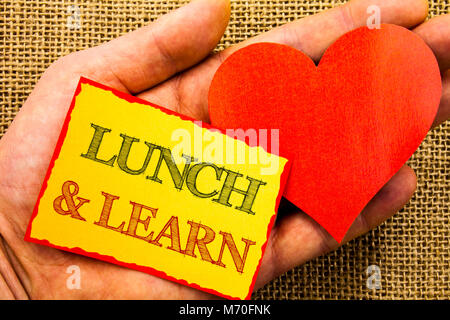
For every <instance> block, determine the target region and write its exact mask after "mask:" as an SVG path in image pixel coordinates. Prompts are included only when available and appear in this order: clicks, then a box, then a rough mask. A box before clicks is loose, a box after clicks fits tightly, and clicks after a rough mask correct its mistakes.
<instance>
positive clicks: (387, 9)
mask: <svg viewBox="0 0 450 320" xmlns="http://www.w3.org/2000/svg"><path fill="white" fill-rule="evenodd" d="M370 5H377V6H379V7H380V10H381V22H382V23H393V24H398V25H402V26H405V27H412V26H415V25H417V24H419V23H420V22H422V21H423V20H424V19H425V17H426V16H427V13H428V5H427V1H425V0H389V1H386V0H353V1H350V2H349V3H347V4H345V5H343V6H340V7H336V8H333V9H331V10H327V11H324V12H322V13H320V14H317V15H314V16H310V17H307V18H303V19H300V20H298V21H295V22H291V23H289V24H286V25H284V26H281V27H279V28H276V29H273V30H271V31H269V32H267V33H265V34H262V35H259V36H257V37H255V38H252V39H249V40H247V41H244V42H242V43H240V44H238V45H236V46H233V47H231V48H228V49H226V50H224V51H222V52H220V53H218V54H216V55H215V56H213V57H212V58H210V59H208V60H207V61H206V62H205V63H202V64H201V65H199V66H198V67H197V68H195V69H193V70H191V71H188V72H187V73H184V74H183V75H182V76H180V77H177V78H175V79H173V80H171V81H168V82H166V83H164V84H163V85H162V86H159V87H158V88H155V89H154V90H150V91H147V92H145V93H143V94H141V95H140V97H141V98H143V99H147V100H150V101H152V102H155V103H157V104H160V105H162V106H165V107H169V108H170V107H172V108H175V109H177V111H181V112H183V113H186V114H187V115H189V116H193V117H196V118H198V119H201V120H207V119H208V112H207V111H208V101H207V96H208V89H209V85H210V83H211V80H212V77H213V75H214V73H215V71H216V70H217V68H218V67H219V65H220V64H221V63H222V62H223V60H224V59H225V58H226V57H228V56H229V55H230V54H231V53H233V52H234V51H236V50H237V49H239V48H241V47H243V46H246V45H248V44H250V43H254V42H278V43H283V44H287V45H289V46H292V47H295V48H297V49H300V50H302V51H303V52H304V53H306V54H307V55H309V56H310V57H311V58H312V59H314V60H318V59H320V57H321V55H322V53H323V52H324V51H325V50H326V49H327V48H328V47H329V46H330V44H332V43H333V42H334V41H336V40H337V38H339V37H340V36H342V35H343V34H344V33H346V32H348V31H350V30H352V29H355V28H357V27H360V26H363V25H365V24H366V21H367V19H368V17H369V15H368V14H367V8H368V7H369V6H370Z"/></svg>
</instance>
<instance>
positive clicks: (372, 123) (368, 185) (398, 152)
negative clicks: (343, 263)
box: [209, 25, 442, 242]
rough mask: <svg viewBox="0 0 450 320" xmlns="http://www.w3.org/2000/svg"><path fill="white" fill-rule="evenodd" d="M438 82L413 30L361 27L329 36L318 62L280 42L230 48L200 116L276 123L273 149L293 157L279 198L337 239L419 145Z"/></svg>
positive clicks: (244, 124) (221, 123) (228, 124)
mask: <svg viewBox="0 0 450 320" xmlns="http://www.w3.org/2000/svg"><path fill="white" fill-rule="evenodd" d="M441 86H442V85H441V78H440V72H439V67H438V64H437V61H436V58H435V57H434V55H433V53H432V51H431V50H430V48H429V47H428V46H427V45H426V44H425V43H424V42H423V40H422V39H420V38H419V37H418V36H417V35H415V34H414V33H412V32H410V31H409V30H407V29H405V28H402V27H399V26H394V25H382V27H381V29H374V30H369V29H368V28H367V27H363V28H359V29H356V30H354V31H351V32H349V33H347V34H345V35H344V36H342V37H341V38H340V39H338V40H337V41H336V42H335V43H334V44H333V45H332V46H331V47H330V48H328V50H327V51H326V52H325V54H324V56H323V57H322V60H321V61H320V64H319V66H318V67H316V65H315V64H314V62H313V61H312V60H311V59H310V58H309V57H307V56H306V55H305V54H303V53H302V52H300V51H298V50H296V49H293V48H291V47H288V46H285V45H280V44H273V43H259V44H253V45H250V46H247V47H245V48H243V49H241V50H239V51H237V52H235V53H234V54H232V55H231V56H230V57H229V58H228V59H227V60H226V61H225V62H224V63H223V64H222V65H221V66H220V68H219V69H218V71H217V73H216V74H215V76H214V79H213V81H212V84H211V87H210V91H209V112H210V117H211V122H212V124H213V125H214V126H217V127H221V128H223V129H228V128H242V129H249V128H254V129H263V128H265V129H279V130H280V131H279V134H280V152H279V153H280V155H282V156H284V157H286V158H288V159H290V160H292V168H291V173H290V176H289V179H288V184H287V186H286V189H285V192H284V196H285V197H286V198H287V199H288V200H290V201H291V202H292V203H294V204H295V205H296V206H298V207H299V208H301V209H302V210H303V211H304V212H306V213H307V214H309V215H310V216H311V217H312V218H314V219H315V220H316V221H317V222H318V223H319V224H321V225H322V226H323V227H324V228H325V229H326V230H327V231H328V232H329V233H330V234H331V235H332V236H333V237H334V238H335V239H336V240H337V241H339V242H340V241H342V239H343V237H344V235H345V233H346V232H347V230H348V229H349V228H350V226H351V224H352V222H353V221H354V220H355V218H356V217H357V216H358V214H359V213H360V212H361V210H362V209H363V208H364V206H365V205H366V204H367V203H368V202H369V201H370V199H371V198H372V197H373V196H374V195H375V194H376V193H377V192H378V191H379V190H380V188H381V187H382V186H383V185H384V184H386V182H387V181H388V180H389V179H390V178H391V177H392V176H393V175H394V174H395V173H396V172H397V171H398V170H399V169H400V168H401V166H402V165H403V164H404V163H405V162H406V161H407V160H408V158H409V157H410V156H411V155H412V154H413V153H414V151H415V150H416V149H417V148H418V146H419V145H420V143H421V141H422V140H423V138H424V137H425V135H426V134H427V132H428V130H429V129H430V126H431V124H432V122H433V119H434V117H435V115H436V112H437V109H438V106H439V101H440V97H441V90H442V87H441ZM269 151H270V150H269Z"/></svg>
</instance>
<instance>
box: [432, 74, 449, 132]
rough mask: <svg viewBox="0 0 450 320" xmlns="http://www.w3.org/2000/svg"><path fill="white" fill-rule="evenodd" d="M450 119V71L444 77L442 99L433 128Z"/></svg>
mask: <svg viewBox="0 0 450 320" xmlns="http://www.w3.org/2000/svg"><path fill="white" fill-rule="evenodd" d="M449 118H450V70H448V71H447V72H445V73H444V74H443V75H442V97H441V103H440V105H439V110H438V112H437V115H436V118H435V119H434V123H433V127H436V126H438V125H440V124H441V123H443V122H444V121H447V120H448V119H449Z"/></svg>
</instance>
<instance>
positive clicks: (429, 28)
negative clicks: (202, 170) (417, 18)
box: [414, 14, 450, 71]
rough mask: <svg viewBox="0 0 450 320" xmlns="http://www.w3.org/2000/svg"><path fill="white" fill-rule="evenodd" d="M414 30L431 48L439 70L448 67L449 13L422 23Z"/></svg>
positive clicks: (449, 66)
mask: <svg viewBox="0 0 450 320" xmlns="http://www.w3.org/2000/svg"><path fill="white" fill-rule="evenodd" d="M414 32H415V33H416V34H418V35H419V36H420V37H421V38H422V39H423V40H424V41H425V42H426V43H427V44H428V46H429V47H430V48H431V49H432V50H433V52H434V54H435V55H436V58H437V60H438V62H439V67H440V68H441V70H442V71H446V70H448V69H450V14H446V15H442V16H438V17H436V18H433V19H431V20H429V21H427V22H425V23H422V24H421V25H420V26H418V27H417V28H415V29H414Z"/></svg>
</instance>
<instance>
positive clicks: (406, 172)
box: [257, 165, 416, 286]
mask: <svg viewBox="0 0 450 320" xmlns="http://www.w3.org/2000/svg"><path fill="white" fill-rule="evenodd" d="M415 189H416V175H415V174H414V171H413V170H412V169H411V168H409V167H408V166H406V165H405V166H403V167H402V168H401V169H400V170H399V171H398V172H397V174H395V175H394V176H393V177H392V178H391V180H390V181H389V182H388V183H387V184H386V185H385V186H384V187H383V188H382V189H381V190H380V191H379V192H378V193H377V195H376V196H375V197H374V198H373V199H372V200H371V201H370V202H369V203H368V204H367V206H366V207H365V208H364V210H363V211H362V213H361V214H360V215H359V216H358V218H357V219H356V220H355V222H354V223H353V225H352V226H351V228H350V229H349V231H348V233H347V235H346V237H345V238H344V240H343V242H342V243H345V242H347V241H350V240H351V239H354V238H356V237H358V236H360V235H361V234H364V233H366V232H368V231H369V230H371V229H373V228H375V227H376V226H378V225H379V224H380V223H382V222H383V221H385V220H386V219H388V218H389V217H391V216H392V215H394V214H395V213H396V212H397V211H398V210H400V209H401V208H402V207H403V206H404V205H405V204H406V203H407V202H408V201H409V199H410V198H411V196H412V195H413V193H414V191H415ZM339 246H340V244H338V243H337V242H336V240H334V239H333V238H332V237H331V236H330V235H329V234H328V233H327V232H326V231H325V230H324V229H323V228H322V227H321V226H320V225H319V224H317V223H316V222H315V221H314V220H313V219H311V218H310V217H309V216H307V215H306V214H299V213H298V212H293V213H291V214H290V215H289V216H287V217H285V218H283V219H281V221H280V222H279V224H278V226H277V227H275V228H274V229H273V230H272V235H271V239H270V241H269V245H268V247H267V250H266V253H265V256H264V258H263V259H264V261H263V264H262V267H261V270H260V273H259V276H258V281H257V286H262V285H264V284H265V283H266V282H268V281H270V280H271V279H273V278H275V277H277V276H278V275H280V274H282V273H284V272H286V271H288V270H290V269H292V268H294V267H295V266H298V265H300V264H303V263H305V262H306V261H309V260H311V259H313V258H315V257H317V256H319V255H322V254H324V253H326V252H328V251H331V250H335V249H336V248H338V247H339Z"/></svg>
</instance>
